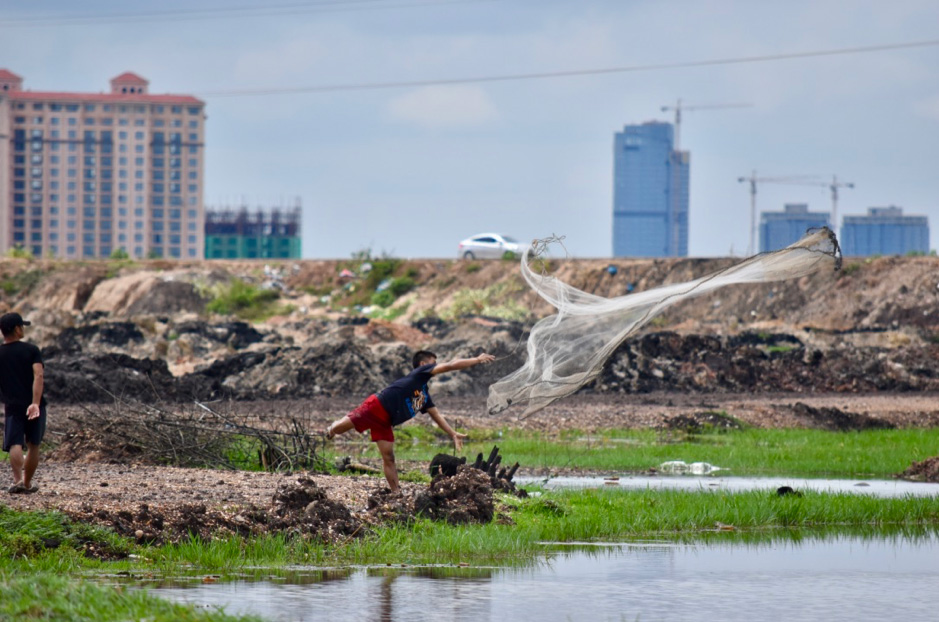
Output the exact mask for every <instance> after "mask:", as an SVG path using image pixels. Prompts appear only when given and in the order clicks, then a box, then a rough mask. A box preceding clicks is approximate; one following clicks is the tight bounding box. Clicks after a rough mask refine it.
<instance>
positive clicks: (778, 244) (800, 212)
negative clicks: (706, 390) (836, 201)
mask: <svg viewBox="0 0 939 622" xmlns="http://www.w3.org/2000/svg"><path fill="white" fill-rule="evenodd" d="M817 227H831V225H830V224H829V215H828V212H810V211H809V206H808V205H807V204H805V203H787V204H786V205H785V206H784V207H783V211H781V212H760V252H761V253H765V252H767V251H775V250H779V249H780V248H785V247H787V246H789V245H790V244H792V243H793V242H797V241H798V240H799V238H801V237H802V236H803V235H805V232H806V231H808V230H809V229H814V228H817Z"/></svg>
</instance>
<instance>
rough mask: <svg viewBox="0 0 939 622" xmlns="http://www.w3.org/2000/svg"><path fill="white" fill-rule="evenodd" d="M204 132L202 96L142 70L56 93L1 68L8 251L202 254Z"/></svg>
mask: <svg viewBox="0 0 939 622" xmlns="http://www.w3.org/2000/svg"><path fill="white" fill-rule="evenodd" d="M204 137H205V102H203V101H201V100H199V99H196V98H195V97H192V96H190V95H152V94H150V92H149V83H148V82H147V80H145V79H143V78H141V77H140V76H138V75H136V74H133V73H123V74H121V75H119V76H117V77H116V78H114V79H113V80H111V90H110V92H109V93H65V92H62V93H59V92H43V91H27V90H23V79H22V78H21V77H20V76H18V75H16V74H14V73H12V72H10V71H8V70H6V69H0V253H2V252H6V251H7V250H8V249H10V248H14V247H21V248H24V249H26V250H29V251H31V252H32V253H33V255H35V256H54V257H61V258H64V259H85V258H96V257H108V256H110V255H111V254H112V253H114V252H115V251H118V250H119V249H123V250H124V251H126V252H127V253H128V255H130V256H131V257H136V258H144V257H166V258H170V259H175V258H180V259H196V258H201V257H203V254H204V250H203V249H204V244H205V243H204V222H205V215H204V209H203V203H202V197H203V187H204V173H203V152H204V147H205V141H204Z"/></svg>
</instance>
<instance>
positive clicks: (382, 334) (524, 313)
mask: <svg viewBox="0 0 939 622" xmlns="http://www.w3.org/2000/svg"><path fill="white" fill-rule="evenodd" d="M382 261H384V262H385V263H383V264H382V263H381V262H382ZM731 263H733V260H731V259H712V260H704V259H670V260H622V259H619V260H613V261H607V260H552V262H551V265H550V268H551V270H552V272H553V273H554V274H556V275H557V276H558V277H559V278H561V279H562V280H565V281H567V282H569V283H571V284H573V285H575V286H577V287H579V288H581V289H583V290H585V291H588V292H591V293H595V294H599V295H603V296H620V295H629V294H628V292H639V291H644V290H647V289H651V288H653V287H656V286H659V285H663V284H668V283H675V282H682V281H686V280H689V279H693V278H697V277H700V276H702V275H704V274H708V273H710V272H713V271H715V270H717V269H720V268H722V267H726V266H727V265H730V264H731ZM373 264H374V266H373ZM610 265H615V266H616V267H617V270H616V274H615V275H612V274H611V271H609V270H607V268H608V267H609V266H610ZM844 265H845V267H844V269H843V270H842V271H841V272H840V273H819V274H815V275H813V276H811V277H805V278H801V279H793V280H791V281H786V282H780V283H773V284H767V285H757V286H732V287H728V288H725V289H722V290H720V291H718V292H715V293H713V294H711V295H708V296H706V297H702V298H700V299H697V300H693V301H690V302H687V303H684V304H681V305H678V306H676V307H674V308H671V309H669V310H668V311H666V313H664V314H663V315H662V316H660V317H657V318H655V319H654V320H653V321H652V322H651V323H650V324H649V325H647V326H646V327H645V328H644V330H643V331H642V332H641V333H640V334H638V335H637V336H636V337H635V338H633V339H630V340H629V341H627V342H626V343H624V344H623V346H622V347H621V348H620V349H619V350H618V351H617V352H616V353H614V355H613V357H612V358H611V360H610V362H609V364H608V365H607V367H606V369H605V371H604V374H603V376H602V377H601V378H600V379H599V380H598V381H597V382H595V383H594V384H593V385H591V386H590V387H587V388H585V391H588V392H596V393H601V394H622V393H644V392H650V391H681V392H688V391H691V392H700V393H731V392H741V391H760V392H762V391H792V392H801V393H820V392H831V391H836V392H865V391H933V390H937V389H939V357H937V356H936V355H937V348H939V276H937V275H939V269H937V268H939V259H937V258H935V257H908V258H897V257H886V258H878V259H870V260H856V261H854V260H851V259H850V258H849V259H847V260H846V261H845V264H844ZM380 266H384V270H385V273H383V274H385V276H383V277H382V278H381V279H378V278H373V276H374V275H375V274H377V273H378V271H379V267H380ZM367 267H369V268H371V269H370V270H366V268H367ZM233 280H238V281H242V282H246V283H249V284H251V285H252V286H254V287H256V288H257V289H258V290H259V291H260V290H267V291H273V292H276V294H275V296H277V297H279V300H278V305H279V306H278V307H276V308H275V309H274V311H275V312H277V313H279V314H275V315H273V316H271V317H269V318H268V319H266V320H265V321H262V322H253V323H250V322H247V321H243V320H239V319H237V318H236V317H232V316H219V315H213V314H209V313H207V312H206V304H207V302H209V300H210V299H212V298H213V297H215V296H218V295H219V291H220V289H219V288H224V287H225V286H226V285H227V284H229V283H231V282H232V281H233ZM0 281H2V283H0V285H2V287H0V310H5V309H9V308H15V309H17V310H20V311H21V312H23V313H25V314H28V316H29V317H30V318H31V319H33V320H34V322H35V326H34V327H32V328H31V329H30V331H29V333H30V334H29V338H30V339H31V340H32V341H34V342H36V343H38V344H39V345H40V346H42V347H43V349H44V355H45V357H46V361H47V363H48V365H47V367H48V377H49V380H50V381H49V383H48V394H49V397H50V398H52V399H54V400H55V401H56V402H57V403H63V402H68V403H77V402H85V401H95V400H101V399H107V398H108V397H109V395H111V394H115V395H125V396H130V397H134V398H141V397H143V396H145V395H151V396H152V395H153V394H157V395H159V396H160V397H162V398H167V399H182V400H188V399H192V398H200V399H218V398H233V399H249V400H250V399H304V398H311V397H317V396H325V397H329V396H343V395H359V394H362V393H368V392H371V391H374V390H375V389H376V388H378V387H380V386H381V385H383V384H385V383H386V382H388V381H390V380H392V379H393V378H395V377H396V376H398V375H400V374H401V373H403V372H406V371H407V360H408V358H409V353H410V352H412V351H413V350H414V349H416V348H421V347H423V348H430V349H433V350H434V351H436V352H437V353H438V354H439V355H440V356H441V357H442V358H448V357H453V356H469V355H473V354H476V353H478V352H479V351H482V350H486V351H489V352H492V353H494V354H495V355H496V356H497V357H499V361H498V362H497V364H495V365H492V366H486V367H485V368H483V369H479V370H472V371H471V372H470V373H467V374H458V375H453V376H452V377H449V378H445V379H441V380H440V382H438V386H437V387H436V390H437V391H438V392H439V393H444V394H451V395H480V394H482V393H484V392H485V387H486V386H488V384H489V383H491V382H492V381H494V380H495V379H497V378H499V377H501V376H503V375H504V374H506V373H508V372H510V371H512V370H513V369H515V368H517V367H518V366H519V365H520V364H521V360H522V359H521V356H524V347H523V346H524V339H525V336H526V334H527V331H528V330H529V329H530V327H531V326H532V324H533V323H534V322H535V321H536V320H538V319H539V318H541V317H544V316H546V315H547V314H550V313H551V311H552V309H551V308H550V307H549V306H548V305H547V304H546V303H545V302H544V301H543V300H541V299H540V298H538V297H537V296H536V295H535V294H534V293H533V292H531V291H530V290H528V289H527V288H526V287H525V286H524V285H523V283H522V282H521V279H520V277H519V275H518V268H517V265H516V264H515V263H514V262H506V261H485V262H470V263H467V262H462V261H445V260H417V261H408V262H401V261H389V260H376V261H374V262H371V263H370V262H367V261H298V262H282V263H272V264H269V265H268V264H261V263H257V262H215V261H213V262H199V263H183V262H180V263H174V262H165V261H164V262H148V263H126V262H125V263H120V262H92V263H86V264H67V263H56V262H48V261H33V262H27V261H24V260H13V259H4V260H0ZM395 283H398V284H399V285H401V284H403V285H401V287H400V288H399V289H397V290H395V291H397V292H398V293H397V294H395V296H397V297H395V296H392V297H391V298H390V299H389V298H387V297H386V298H384V299H383V300H384V303H389V300H390V306H388V307H386V308H382V307H379V306H377V305H375V304H372V302H371V301H372V300H375V299H376V298H375V295H376V294H377V293H382V291H383V289H384V290H387V291H391V290H393V289H394V287H395ZM408 288H410V290H408ZM363 303H364V306H363ZM384 303H383V304H384ZM278 310H279V311H278ZM365 312H371V313H372V314H378V315H382V314H383V315H384V316H385V317H388V318H391V317H394V319H393V320H387V319H386V320H383V319H377V318H372V319H369V318H368V317H365V316H364V315H363V313H365ZM395 316H396V317H395Z"/></svg>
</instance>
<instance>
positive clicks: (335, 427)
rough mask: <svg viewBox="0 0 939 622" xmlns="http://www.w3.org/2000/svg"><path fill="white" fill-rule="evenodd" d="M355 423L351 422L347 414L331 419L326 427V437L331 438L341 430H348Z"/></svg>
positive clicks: (341, 431) (340, 432)
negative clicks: (335, 419)
mask: <svg viewBox="0 0 939 622" xmlns="http://www.w3.org/2000/svg"><path fill="white" fill-rule="evenodd" d="M354 427H355V424H353V423H352V420H351V419H349V416H348V415H346V416H345V417H343V418H342V419H339V420H337V421H333V422H332V423H331V424H330V425H329V427H328V428H326V437H327V438H332V437H334V436H336V435H337V434H342V433H343V432H348V431H349V430H351V429H353V428H354Z"/></svg>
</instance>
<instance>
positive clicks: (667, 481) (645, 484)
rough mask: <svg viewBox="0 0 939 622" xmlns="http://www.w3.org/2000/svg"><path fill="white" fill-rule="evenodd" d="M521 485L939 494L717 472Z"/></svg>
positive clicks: (897, 483)
mask: <svg viewBox="0 0 939 622" xmlns="http://www.w3.org/2000/svg"><path fill="white" fill-rule="evenodd" d="M513 481H514V482H515V483H516V484H518V485H519V486H526V485H538V486H541V487H542V488H546V489H548V490H558V489H573V488H600V487H609V488H613V487H617V488H623V489H627V490H636V489H643V490H644V489H647V488H648V489H653V490H659V489H667V490H693V491H697V490H727V491H743V490H776V489H777V488H780V487H781V486H789V487H791V488H793V489H794V490H800V491H802V490H815V491H819V492H837V493H852V494H866V495H873V496H877V497H903V496H906V495H912V496H915V497H927V496H928V497H933V496H939V484H931V483H922V482H907V481H904V480H877V479H868V480H858V479H855V480H851V479H802V478H795V477H736V476H735V477H721V476H714V475H705V476H695V475H676V476H669V475H627V476H621V477H618V478H603V477H552V478H544V477H515V479H514V480H513Z"/></svg>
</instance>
